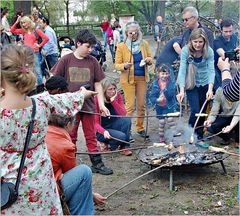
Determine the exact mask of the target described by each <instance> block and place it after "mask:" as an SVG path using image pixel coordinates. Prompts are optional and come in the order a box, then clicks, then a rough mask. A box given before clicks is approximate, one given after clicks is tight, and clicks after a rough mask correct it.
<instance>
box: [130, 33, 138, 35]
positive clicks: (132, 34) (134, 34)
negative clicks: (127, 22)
mask: <svg viewBox="0 0 240 216" xmlns="http://www.w3.org/2000/svg"><path fill="white" fill-rule="evenodd" d="M129 34H130V35H136V34H138V32H129Z"/></svg>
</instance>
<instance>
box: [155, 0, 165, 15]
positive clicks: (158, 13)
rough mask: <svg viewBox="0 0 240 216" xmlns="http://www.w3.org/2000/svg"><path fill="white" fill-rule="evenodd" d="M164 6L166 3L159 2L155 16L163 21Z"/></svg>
mask: <svg viewBox="0 0 240 216" xmlns="http://www.w3.org/2000/svg"><path fill="white" fill-rule="evenodd" d="M165 4H166V1H160V2H159V6H158V10H157V14H156V16H161V17H162V18H163V19H164V18H165Z"/></svg>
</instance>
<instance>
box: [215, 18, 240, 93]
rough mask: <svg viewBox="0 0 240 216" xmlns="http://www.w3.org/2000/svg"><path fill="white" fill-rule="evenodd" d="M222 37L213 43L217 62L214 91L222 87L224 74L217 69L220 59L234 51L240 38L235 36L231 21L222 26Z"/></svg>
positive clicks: (225, 21) (224, 22)
mask: <svg viewBox="0 0 240 216" xmlns="http://www.w3.org/2000/svg"><path fill="white" fill-rule="evenodd" d="M220 28H221V35H220V36H218V37H217V38H216V39H215V40H214V41H213V50H214V62H215V71H216V77H215V83H214V89H215V90H216V89H217V88H218V87H220V86H222V76H221V75H222V74H221V71H220V70H219V68H218V67H217V63H218V59H219V57H221V58H223V59H224V58H225V52H228V51H234V50H235V49H236V48H237V46H238V38H237V36H236V35H235V34H234V28H233V22H232V20H231V19H224V20H223V21H222V22H221V24H220Z"/></svg>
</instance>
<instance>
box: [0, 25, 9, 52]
mask: <svg viewBox="0 0 240 216" xmlns="http://www.w3.org/2000/svg"><path fill="white" fill-rule="evenodd" d="M0 31H1V42H0V49H2V47H3V46H5V45H7V44H10V43H11V40H10V37H9V36H8V35H7V34H6V32H5V31H4V28H3V26H2V24H0Z"/></svg>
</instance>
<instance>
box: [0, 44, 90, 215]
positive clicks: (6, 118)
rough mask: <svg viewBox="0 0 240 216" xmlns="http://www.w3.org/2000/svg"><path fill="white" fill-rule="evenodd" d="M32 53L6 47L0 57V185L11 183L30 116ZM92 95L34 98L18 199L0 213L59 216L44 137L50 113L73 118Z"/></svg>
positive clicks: (32, 76) (59, 205)
mask: <svg viewBox="0 0 240 216" xmlns="http://www.w3.org/2000/svg"><path fill="white" fill-rule="evenodd" d="M34 61H35V59H34V52H33V50H32V49H31V48H30V47H27V46H17V45H6V46H5V47H4V48H3V50H2V52H1V84H2V86H1V87H2V88H3V89H4V93H3V95H2V97H1V103H0V143H1V148H0V156H1V180H2V181H6V182H12V183H14V184H15V182H16V179H17V174H18V168H19V164H20V160H21V156H22V152H23V148H24V141H25V138H26V133H27V129H28V125H29V122H30V119H31V113H32V101H31V99H30V98H29V97H28V96H26V95H27V94H28V92H30V91H31V90H32V88H33V87H34V85H35V82H36V77H35V74H34V73H33V72H34ZM92 94H94V92H91V91H87V90H86V89H84V88H83V89H82V90H81V91H77V92H75V93H66V94H59V95H49V94H48V93H47V92H45V93H43V94H39V95H36V96H35V99H34V100H35V102H36V110H37V111H36V115H35V122H34V128H33V130H32V137H31V140H30V143H29V147H28V152H27V156H26V160H25V163H24V168H23V172H22V178H21V181H20V186H19V196H18V200H17V201H16V202H15V203H14V204H13V205H12V206H11V207H9V208H7V209H5V210H2V211H1V213H2V214H6V215H10V214H18V215H31V214H34V215H49V214H51V215H53V214H54V215H58V214H62V209H61V204H60V200H59V195H58V192H57V188H56V182H55V179H54V175H53V171H52V164H51V160H50V157H49V153H48V151H47V147H46V144H45V142H44V138H45V135H46V131H47V126H48V118H49V116H50V114H51V113H58V114H64V115H75V114H76V113H77V112H79V111H80V110H81V108H82V105H83V102H84V97H85V98H86V97H89V96H90V95H92Z"/></svg>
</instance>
